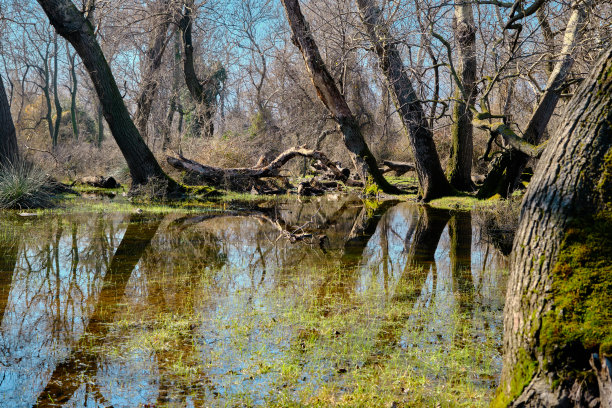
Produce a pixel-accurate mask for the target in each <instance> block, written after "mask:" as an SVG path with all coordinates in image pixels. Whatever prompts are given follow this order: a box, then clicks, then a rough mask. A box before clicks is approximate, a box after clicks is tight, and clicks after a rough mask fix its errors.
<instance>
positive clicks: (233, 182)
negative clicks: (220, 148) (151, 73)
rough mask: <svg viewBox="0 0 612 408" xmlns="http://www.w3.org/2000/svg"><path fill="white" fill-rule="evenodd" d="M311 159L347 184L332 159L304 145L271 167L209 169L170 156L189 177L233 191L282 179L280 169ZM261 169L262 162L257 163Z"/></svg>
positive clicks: (168, 160) (269, 165) (171, 161)
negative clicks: (296, 160) (294, 160)
mask: <svg viewBox="0 0 612 408" xmlns="http://www.w3.org/2000/svg"><path fill="white" fill-rule="evenodd" d="M298 156H302V157H310V158H313V159H316V160H318V161H320V162H321V163H322V164H323V165H324V166H325V167H326V168H327V169H328V170H329V171H330V172H331V173H332V174H333V175H334V176H335V178H336V179H337V180H340V181H346V180H347V176H346V171H343V170H344V169H340V168H338V166H337V165H336V164H335V163H334V162H332V161H331V160H329V158H328V157H327V156H326V155H325V154H324V153H323V152H320V151H318V150H312V149H307V148H305V147H303V146H300V147H294V148H291V149H288V150H285V151H284V152H282V153H281V154H280V155H279V156H277V157H276V158H275V159H274V160H272V161H271V162H270V164H268V165H266V166H262V167H238V168H221V167H214V166H207V165H204V164H201V163H198V162H196V161H193V160H190V159H187V158H185V157H183V156H182V155H180V154H179V155H178V157H173V156H167V157H166V160H167V162H168V163H169V164H170V165H171V166H173V167H174V168H176V169H178V170H182V171H186V172H187V173H188V174H189V175H190V176H195V177H196V178H197V179H198V180H199V181H200V182H203V183H205V184H208V185H210V186H214V187H223V188H227V189H230V190H238V191H250V190H251V189H252V188H253V187H255V184H257V180H258V179H262V178H266V177H280V170H281V168H282V166H283V165H285V164H286V163H287V162H288V161H289V160H291V159H292V158H294V157H298ZM258 165H259V166H261V163H258Z"/></svg>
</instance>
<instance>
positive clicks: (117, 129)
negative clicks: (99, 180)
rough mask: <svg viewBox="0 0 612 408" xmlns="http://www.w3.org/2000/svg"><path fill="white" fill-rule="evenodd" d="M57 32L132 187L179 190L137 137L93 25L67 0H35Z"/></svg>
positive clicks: (173, 191)
mask: <svg viewBox="0 0 612 408" xmlns="http://www.w3.org/2000/svg"><path fill="white" fill-rule="evenodd" d="M38 3H39V4H40V5H41V6H42V8H43V10H44V11H45V13H46V14H47V16H48V17H49V20H50V21H51V24H53V26H54V27H55V29H56V30H57V32H58V33H59V34H60V35H61V36H62V37H64V38H65V39H67V40H68V41H69V42H70V43H71V44H72V46H73V47H74V49H75V50H76V51H77V52H78V54H79V56H80V57H81V60H83V63H84V64H85V68H86V69H87V71H88V72H89V75H90V77H91V80H92V82H93V84H94V86H95V88H96V92H97V94H98V98H99V99H100V103H101V105H102V110H103V112H104V117H105V119H106V122H107V123H108V126H109V127H110V130H111V133H112V134H113V137H114V138H115V141H116V142H117V145H119V149H120V150H121V153H123V157H124V158H125V161H126V162H127V165H128V167H129V169H130V174H131V176H132V190H133V191H134V188H135V187H138V186H140V185H144V184H147V183H148V182H149V181H152V180H158V181H162V182H167V187H166V191H165V192H166V193H171V194H175V193H180V192H182V189H181V188H180V186H179V185H178V184H177V183H176V182H175V181H174V180H172V179H171V178H169V177H168V176H167V175H166V174H165V173H164V172H163V170H162V169H161V167H160V166H159V163H157V160H156V159H155V156H153V153H151V150H149V148H148V147H147V145H146V144H145V143H144V141H143V140H142V137H140V134H139V133H138V129H137V128H136V126H135V125H134V122H132V119H131V118H130V113H129V112H128V110H127V108H126V106H125V104H124V103H123V98H122V97H121V93H120V92H119V88H118V87H117V84H116V83H115V78H114V77H113V74H112V72H111V70H110V67H109V65H108V63H107V62H106V58H104V54H103V52H102V49H101V48H100V45H99V44H98V41H97V40H96V37H95V34H94V30H93V26H92V25H91V23H90V22H89V21H88V20H86V18H85V17H84V16H83V14H82V13H81V12H80V11H79V10H78V9H77V8H76V7H75V5H74V4H73V3H72V2H71V1H70V0H38Z"/></svg>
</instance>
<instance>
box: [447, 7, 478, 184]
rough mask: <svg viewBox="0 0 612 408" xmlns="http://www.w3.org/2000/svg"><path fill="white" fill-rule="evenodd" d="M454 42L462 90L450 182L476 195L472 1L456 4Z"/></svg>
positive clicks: (455, 112)
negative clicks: (473, 170)
mask: <svg viewBox="0 0 612 408" xmlns="http://www.w3.org/2000/svg"><path fill="white" fill-rule="evenodd" d="M454 32H455V41H456V42H457V46H458V47H457V50H458V59H459V64H458V66H457V68H458V72H457V75H458V76H459V79H460V80H461V87H458V88H457V91H456V92H455V96H456V99H457V100H456V101H455V105H454V108H453V124H452V127H451V137H452V144H451V152H450V158H449V161H448V169H447V174H448V180H449V182H450V184H451V185H452V186H453V187H454V188H456V189H457V190H462V191H473V190H474V183H473V182H472V156H473V151H474V143H473V133H474V126H473V125H472V111H471V110H470V108H469V107H470V106H471V105H473V104H474V102H475V101H476V92H477V88H476V25H475V24H474V12H473V10H472V2H471V0H463V1H458V2H457V3H455V27H454Z"/></svg>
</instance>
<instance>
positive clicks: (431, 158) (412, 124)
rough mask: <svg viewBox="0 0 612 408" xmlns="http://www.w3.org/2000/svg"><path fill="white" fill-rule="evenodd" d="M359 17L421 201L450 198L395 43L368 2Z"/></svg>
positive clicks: (363, 2) (363, 3)
mask: <svg viewBox="0 0 612 408" xmlns="http://www.w3.org/2000/svg"><path fill="white" fill-rule="evenodd" d="M357 5H358V7H359V14H360V15H361V19H362V21H363V23H364V25H365V28H366V32H367V34H368V37H369V39H370V42H371V43H372V45H373V46H374V51H375V52H376V55H377V56H378V61H379V64H380V67H381V69H382V71H383V73H384V75H385V78H386V79H387V83H388V87H389V90H390V91H391V95H392V96H393V100H394V102H395V106H396V107H397V111H398V113H399V115H400V118H401V120H402V123H403V125H404V128H405V129H406V132H407V133H408V139H409V141H410V145H411V147H412V152H413V153H414V160H415V164H416V171H417V175H418V177H419V184H420V186H421V194H422V198H423V200H424V201H429V200H433V199H434V198H439V197H443V196H448V195H453V194H454V193H455V190H454V189H453V188H452V187H451V185H450V184H449V182H448V180H447V179H446V176H445V175H444V171H443V170H442V165H441V164H440V158H439V156H438V152H437V151H436V146H435V144H434V140H433V134H432V132H431V129H430V128H429V125H428V123H427V118H426V116H425V113H424V111H423V106H422V105H421V102H420V101H419V99H418V98H417V95H416V92H415V91H414V88H413V86H412V82H411V81H410V77H409V76H408V70H407V69H406V68H405V67H404V63H403V61H402V58H401V55H400V53H399V50H398V49H397V47H396V45H395V44H396V41H395V40H394V39H393V37H392V36H391V34H390V32H389V29H388V28H387V26H386V22H385V21H383V20H382V17H381V13H380V10H379V9H378V7H376V6H375V5H374V4H373V2H372V0H358V1H357Z"/></svg>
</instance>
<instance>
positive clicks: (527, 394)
mask: <svg viewBox="0 0 612 408" xmlns="http://www.w3.org/2000/svg"><path fill="white" fill-rule="evenodd" d="M611 208H612V48H609V49H608V50H607V51H606V52H605V53H604V55H603V56H602V57H601V59H600V60H599V61H598V63H597V64H596V67H595V69H594V70H593V71H592V72H591V74H590V75H589V76H588V78H587V79H586V80H585V81H584V83H583V84H582V85H581V86H580V87H579V89H578V90H577V91H576V94H575V96H574V97H573V98H572V100H571V101H570V102H569V104H568V106H567V108H566V110H565V112H564V114H563V116H562V121H561V125H560V127H559V130H558V131H557V133H556V134H555V136H554V138H553V140H552V141H551V143H550V146H549V147H548V148H547V149H546V151H545V153H544V155H543V157H542V158H541V159H540V163H539V164H538V168H537V170H536V174H535V175H534V178H533V181H532V182H531V184H530V186H529V188H528V190H527V193H526V195H525V198H524V199H523V204H522V208H521V218H520V223H519V228H518V231H517V233H516V238H515V240H514V247H513V254H512V259H511V275H510V281H509V283H508V294H507V298H506V306H505V310H504V360H503V362H504V367H503V371H502V378H501V384H500V387H499V389H498V394H497V396H496V399H495V401H494V403H493V406H495V407H498V406H516V407H518V406H521V407H536V406H537V407H553V406H554V407H561V406H580V407H583V406H584V407H586V406H589V407H591V406H593V407H594V406H600V407H611V406H612V387H611V386H610V382H609V381H610V370H611V367H612V362H611V361H610V358H611V357H612V300H611V298H610V292H611V291H612V215H611V212H610V210H611ZM597 399H598V400H599V405H596V403H597V401H596V400H597Z"/></svg>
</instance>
